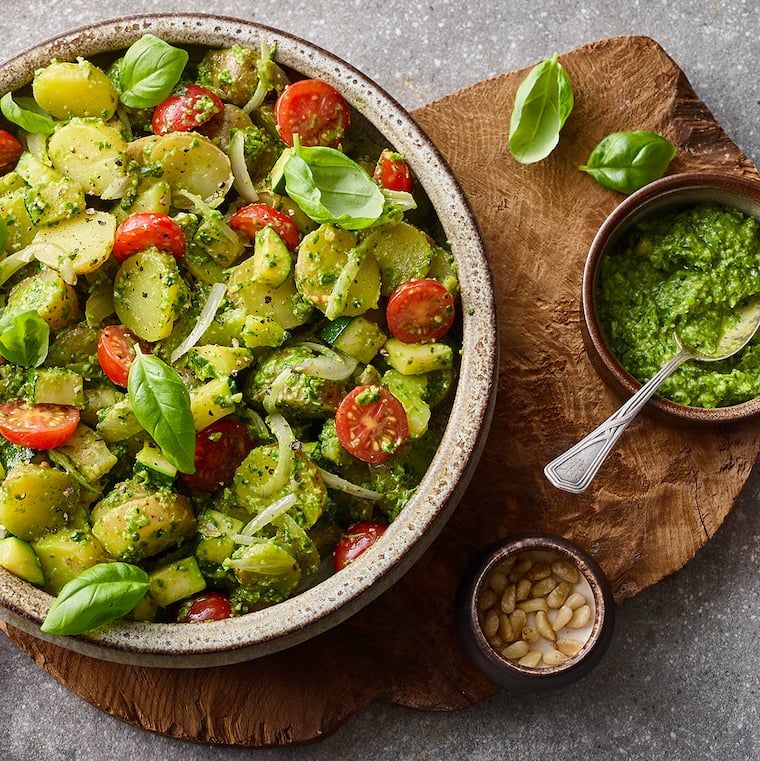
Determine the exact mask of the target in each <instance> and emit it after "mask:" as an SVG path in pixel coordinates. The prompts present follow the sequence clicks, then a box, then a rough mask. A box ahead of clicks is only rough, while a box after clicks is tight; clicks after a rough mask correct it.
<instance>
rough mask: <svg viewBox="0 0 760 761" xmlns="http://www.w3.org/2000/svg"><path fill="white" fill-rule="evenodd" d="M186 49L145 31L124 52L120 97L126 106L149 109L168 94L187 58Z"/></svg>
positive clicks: (177, 80)
mask: <svg viewBox="0 0 760 761" xmlns="http://www.w3.org/2000/svg"><path fill="white" fill-rule="evenodd" d="M188 57H189V56H188V54H187V51H186V50H182V49H181V48H175V47H173V46H172V45H169V43H167V42H164V41H163V40H160V39H159V38H158V37H155V36H153V35H152V34H144V35H143V36H142V37H141V38H140V39H139V40H137V42H135V43H133V44H132V45H131V46H130V47H129V48H128V50H127V52H126V53H125V54H124V59H123V61H122V63H121V66H120V68H119V85H120V86H121V94H120V96H119V97H120V99H121V102H122V103H123V104H124V105H125V106H127V107H128V108H152V107H153V106H157V105H158V104H159V103H160V102H161V101H162V100H164V99H165V98H167V97H168V96H169V95H171V93H172V90H173V89H174V85H176V84H177V82H179V78H180V77H181V76H182V72H183V71H184V69H185V65H186V64H187V61H188Z"/></svg>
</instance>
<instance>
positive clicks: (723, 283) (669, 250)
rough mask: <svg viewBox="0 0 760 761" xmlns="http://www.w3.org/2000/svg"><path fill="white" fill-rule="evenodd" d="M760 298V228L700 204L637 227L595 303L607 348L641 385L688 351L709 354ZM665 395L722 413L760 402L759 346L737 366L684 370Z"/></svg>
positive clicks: (608, 264) (605, 273)
mask: <svg viewBox="0 0 760 761" xmlns="http://www.w3.org/2000/svg"><path fill="white" fill-rule="evenodd" d="M756 294H760V231H759V229H758V222H757V221H756V220H755V219H753V218H751V217H748V216H746V215H745V214H743V213H741V212H739V211H736V210H735V209H729V208H726V207H719V206H712V205H697V206H693V207H689V208H685V209H681V210H678V211H670V212H667V213H663V214H662V215H660V216H656V217H653V218H648V219H646V220H643V221H641V222H639V223H638V224H637V225H635V226H634V227H632V228H631V229H630V230H629V231H627V233H626V234H625V235H624V237H623V238H622V240H621V241H620V242H619V243H618V245H617V247H616V248H615V249H613V250H611V251H610V252H609V254H608V255H607V256H606V257H605V259H604V260H603V262H602V265H601V269H600V274H599V281H598V284H597V293H596V304H597V311H598V316H599V322H600V326H601V329H602V332H603V334H604V336H605V340H606V341H607V343H608V345H609V347H610V349H611V350H612V352H613V353H614V354H615V356H616V357H617V359H618V361H619V362H620V363H621V364H622V365H623V367H624V368H625V369H626V370H627V371H628V372H629V373H630V374H631V375H633V376H634V377H635V378H636V379H637V380H639V381H640V382H642V383H643V382H645V381H646V380H648V379H649V378H651V377H652V376H653V375H654V374H655V373H656V372H657V371H658V370H659V369H660V368H661V367H662V366H663V365H664V364H665V363H666V362H667V361H668V360H669V359H670V358H671V357H672V356H673V355H674V354H675V353H676V351H677V347H676V343H675V338H674V333H675V331H676V330H677V331H678V333H679V335H680V337H681V340H682V342H683V343H684V344H686V345H687V346H691V347H694V348H697V349H699V350H700V351H702V352H705V353H710V352H711V351H713V350H714V348H715V346H716V345H717V343H718V341H719V340H720V337H721V336H722V334H723V332H724V331H725V329H726V327H727V325H728V323H729V321H730V320H731V318H732V315H734V314H735V312H736V307H737V305H741V303H742V302H743V301H744V300H746V299H747V298H749V297H751V296H754V295H756ZM658 393H659V394H660V395H661V396H663V397H665V398H667V399H671V400H672V401H675V402H678V403H679V404H685V405H690V406H694V407H725V406H728V405H732V404H738V403H741V402H744V401H748V400H749V399H752V398H754V397H756V396H759V395H760V345H759V344H758V342H757V341H756V340H754V341H753V342H752V343H751V344H750V345H749V346H748V347H747V348H745V349H744V350H743V351H741V352H740V353H739V354H738V355H736V356H735V357H732V358H730V359H727V360H723V361H721V362H715V363H704V362H687V363H685V364H684V365H682V366H681V367H680V368H679V369H678V370H677V371H676V372H675V373H674V374H673V375H672V376H671V377H670V378H669V379H668V380H666V381H665V382H664V383H663V384H662V386H660V389H659V391H658Z"/></svg>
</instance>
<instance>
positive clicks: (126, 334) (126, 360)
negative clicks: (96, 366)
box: [98, 325, 142, 388]
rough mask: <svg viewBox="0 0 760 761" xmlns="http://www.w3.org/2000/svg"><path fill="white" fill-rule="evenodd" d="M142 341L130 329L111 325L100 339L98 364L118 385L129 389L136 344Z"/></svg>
mask: <svg viewBox="0 0 760 761" xmlns="http://www.w3.org/2000/svg"><path fill="white" fill-rule="evenodd" d="M136 343H139V344H140V346H141V347H142V342H141V341H140V339H139V338H138V337H137V336H136V335H135V334H134V333H133V332H132V331H131V330H129V329H128V328H124V327H122V326H121V325H109V326H108V327H106V328H103V330H101V331H100V336H99V337H98V362H99V363H100V367H101V368H102V369H103V372H104V373H105V374H106V375H107V376H108V377H109V378H110V379H111V380H112V381H113V382H114V383H115V384H116V385H117V386H122V387H123V388H126V387H127V380H128V378H129V368H130V367H131V366H132V362H133V361H134V358H135V344H136Z"/></svg>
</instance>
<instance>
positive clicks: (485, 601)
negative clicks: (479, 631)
mask: <svg viewBox="0 0 760 761" xmlns="http://www.w3.org/2000/svg"><path fill="white" fill-rule="evenodd" d="M498 599H499V597H498V595H497V594H496V592H494V591H493V589H490V588H487V589H484V590H483V591H482V592H481V593H480V598H479V599H478V610H479V611H481V612H482V611H484V610H488V609H489V608H493V606H494V605H495V604H496V601H497V600H498Z"/></svg>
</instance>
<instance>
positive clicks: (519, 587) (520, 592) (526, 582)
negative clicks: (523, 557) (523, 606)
mask: <svg viewBox="0 0 760 761" xmlns="http://www.w3.org/2000/svg"><path fill="white" fill-rule="evenodd" d="M532 586H533V585H532V584H531V583H530V579H520V580H519V581H518V582H517V584H516V585H515V599H517V600H527V599H528V598H529V597H530V588H531V587H532Z"/></svg>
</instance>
